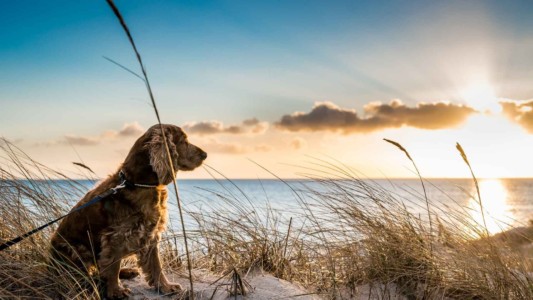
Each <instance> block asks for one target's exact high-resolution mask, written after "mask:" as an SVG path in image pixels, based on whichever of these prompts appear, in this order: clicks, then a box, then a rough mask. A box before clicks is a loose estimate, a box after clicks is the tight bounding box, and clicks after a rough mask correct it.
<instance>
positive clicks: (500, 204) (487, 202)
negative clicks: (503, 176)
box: [468, 179, 514, 234]
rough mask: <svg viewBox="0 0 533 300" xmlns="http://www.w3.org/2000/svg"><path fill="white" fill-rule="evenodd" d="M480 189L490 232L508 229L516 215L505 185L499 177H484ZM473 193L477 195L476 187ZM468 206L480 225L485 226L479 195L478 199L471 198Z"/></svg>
mask: <svg viewBox="0 0 533 300" xmlns="http://www.w3.org/2000/svg"><path fill="white" fill-rule="evenodd" d="M479 189H480V191H481V201H482V204H483V210H484V211H485V220H486V222H487V229H488V231H489V233H491V234H494V233H498V232H501V231H504V230H506V229H508V228H509V227H510V225H509V223H512V221H511V220H512V219H514V216H513V213H512V211H511V207H510V205H509V204H508V202H507V201H508V192H507V189H506V187H505V185H504V184H503V183H502V181H501V180H499V179H483V180H481V181H479ZM472 195H477V192H476V188H475V187H474V188H473V190H472ZM468 208H470V215H471V216H472V218H473V219H474V220H475V221H476V222H477V223H478V224H479V225H480V226H483V216H482V214H481V210H480V207H479V203H478V202H477V196H476V199H472V198H471V199H470V200H469V202H468Z"/></svg>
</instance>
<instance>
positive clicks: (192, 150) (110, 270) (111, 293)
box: [51, 125, 207, 298]
mask: <svg viewBox="0 0 533 300" xmlns="http://www.w3.org/2000/svg"><path fill="white" fill-rule="evenodd" d="M163 130H164V131H165V136H166V138H167V143H168V146H169V150H170V153H171V156H172V163H173V165H174V169H175V170H176V171H178V170H184V171H189V170H193V169H195V168H196V167H198V166H200V165H201V164H202V162H203V160H204V159H205V158H206V157H207V154H206V153H205V152H204V151H203V150H202V149H200V148H198V147H197V146H195V145H192V144H190V143H189V142H188V141H187V136H186V134H185V133H184V132H183V131H182V130H181V129H180V128H179V127H177V126H174V125H163ZM119 170H122V171H123V172H124V174H125V176H126V178H127V179H128V180H129V181H131V182H133V183H139V184H147V185H155V186H157V187H156V188H140V187H128V188H125V189H122V190H120V191H119V192H118V193H117V194H114V195H111V196H109V197H107V198H105V199H103V200H102V201H100V202H98V203H96V204H94V205H92V206H89V207H87V208H84V209H82V210H81V211H79V212H75V213H73V214H71V215H69V216H68V217H66V218H65V219H63V221H62V222H61V223H60V225H59V227H58V229H57V231H56V232H55V233H54V235H53V237H52V241H51V243H52V251H51V254H52V257H53V260H55V261H56V262H57V261H59V262H63V263H68V264H69V265H72V266H75V267H77V268H78V269H80V270H83V271H84V272H89V273H90V272H91V270H92V269H94V268H95V267H97V269H98V273H99V276H100V279H101V280H102V281H103V283H104V284H105V286H106V297H108V298H124V297H127V296H128V294H129V290H128V289H126V288H123V287H122V286H121V285H120V281H119V275H120V277H121V278H125V277H130V278H131V277H135V276H136V275H137V274H138V272H137V273H136V272H135V270H131V269H127V270H126V269H123V270H120V262H121V260H122V259H124V258H125V257H128V256H131V255H136V256H137V258H138V259H137V261H138V264H139V266H140V267H141V268H142V270H143V273H144V274H145V275H146V281H147V282H148V283H149V284H150V285H151V286H154V287H155V288H156V289H158V290H159V291H162V292H164V293H171V292H178V291H180V290H182V288H181V286H180V285H179V284H174V283H171V282H169V281H168V280H167V278H166V277H165V275H164V274H163V271H162V268H161V262H160V259H159V249H158V247H159V246H158V245H159V240H160V238H161V233H162V232H163V231H164V230H165V226H166V221H167V189H166V185H167V184H169V183H170V182H172V180H173V179H174V177H175V175H176V174H172V171H171V168H170V165H169V162H168V155H167V151H166V149H165V145H164V142H163V135H162V132H161V128H160V127H159V125H154V126H152V127H151V128H150V129H148V131H147V132H146V133H145V134H144V135H143V136H141V137H140V138H139V139H138V140H137V141H136V142H135V144H134V145H133V147H132V148H131V150H130V152H129V154H128V156H127V157H126V159H125V161H124V163H123V164H122V166H121V167H120V169H119ZM118 172H119V171H117V172H116V173H115V174H112V175H111V176H109V177H108V178H107V179H105V180H104V181H103V182H102V183H100V184H99V185H98V186H97V187H95V188H94V189H93V190H91V191H89V192H88V193H87V194H86V195H85V196H84V197H83V198H82V199H81V200H80V202H78V204H77V205H76V207H78V206H80V205H82V204H84V203H86V202H88V201H90V200H91V199H92V198H94V197H95V196H96V195H99V194H101V193H103V192H105V191H107V190H109V189H110V188H113V187H115V186H116V185H117V184H119V183H120V182H119V181H120V179H119V176H118Z"/></svg>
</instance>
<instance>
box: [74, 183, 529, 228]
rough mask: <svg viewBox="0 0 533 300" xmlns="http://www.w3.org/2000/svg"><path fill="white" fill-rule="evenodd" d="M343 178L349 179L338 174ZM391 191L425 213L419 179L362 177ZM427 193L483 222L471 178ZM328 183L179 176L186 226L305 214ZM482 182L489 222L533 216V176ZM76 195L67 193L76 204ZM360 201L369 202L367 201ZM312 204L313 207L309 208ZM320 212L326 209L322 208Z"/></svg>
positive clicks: (437, 207) (438, 208)
mask: <svg viewBox="0 0 533 300" xmlns="http://www.w3.org/2000/svg"><path fill="white" fill-rule="evenodd" d="M337 182H340V183H347V182H345V181H342V180H338V181H337ZM363 182H364V184H365V185H368V186H372V187H373V188H375V189H376V190H379V191H380V193H384V194H387V197H394V198H395V199H399V200H400V201H401V202H403V203H404V204H405V206H406V207H407V209H408V210H409V211H410V212H412V213H413V214H415V215H420V217H421V218H424V217H427V212H426V206H425V205H426V204H425V196H424V191H423V188H422V185H421V183H420V181H419V180H418V179H390V180H385V179H377V180H370V179H367V180H363ZM80 183H81V186H82V187H83V188H82V191H81V192H82V193H83V189H86V190H89V189H91V188H92V187H93V186H94V184H95V182H94V181H88V180H87V181H80ZM424 185H425V188H426V194H427V198H428V199H429V200H430V205H431V208H432V210H433V211H435V212H436V213H438V215H439V217H440V218H446V215H447V214H448V213H449V212H450V211H451V210H460V211H463V212H464V213H465V214H468V215H469V216H470V217H471V218H472V219H473V220H475V221H476V222H478V223H479V224H481V222H482V215H481V213H480V206H479V203H478V201H477V191H476V188H475V185H474V182H473V180H472V179H427V180H426V181H424ZM330 187H331V183H330V184H323V183H321V182H319V181H313V180H286V181H281V180H231V181H228V180H179V179H178V190H179V196H180V199H181V201H182V203H183V207H184V209H185V211H186V214H185V217H184V220H185V223H186V225H187V226H188V228H191V227H194V226H197V223H196V222H195V221H194V218H193V216H192V215H194V214H195V213H196V214H198V213H205V214H209V213H210V212H218V213H223V212H226V213H228V214H230V213H231V212H235V213H237V212H236V211H239V212H240V213H243V212H250V211H252V210H255V211H258V212H263V213H264V214H261V213H259V215H263V216H265V219H266V211H270V212H275V213H278V214H280V215H283V217H284V218H285V219H288V218H290V217H294V219H295V220H297V219H299V218H300V219H301V218H303V215H305V214H306V213H305V211H306V209H309V207H312V205H311V206H309V205H308V206H306V205H303V203H314V202H316V197H317V195H319V194H328V193H330V192H331V191H330ZM479 187H480V193H481V199H482V205H483V208H484V211H485V217H486V222H487V227H488V229H489V231H490V232H491V233H497V232H500V231H503V230H506V229H509V228H510V227H511V226H515V227H516V226H526V225H528V223H529V222H530V220H533V179H480V180H479ZM169 190H170V192H169V200H168V203H169V215H170V220H171V221H170V224H171V226H172V227H174V229H176V230H178V229H179V228H178V225H179V224H180V222H179V213H178V210H177V205H176V203H177V202H176V199H175V196H174V192H173V188H172V186H169ZM77 200H78V199H76V197H72V198H71V199H67V201H66V203H70V204H73V203H75V202H76V201H77ZM361 205H365V204H364V203H363V204H361ZM311 209H312V208H311ZM316 213H318V214H326V213H327V212H325V211H323V210H320V211H317V212H316Z"/></svg>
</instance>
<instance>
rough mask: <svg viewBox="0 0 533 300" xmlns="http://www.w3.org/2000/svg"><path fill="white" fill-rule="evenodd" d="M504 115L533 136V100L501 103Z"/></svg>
mask: <svg viewBox="0 0 533 300" xmlns="http://www.w3.org/2000/svg"><path fill="white" fill-rule="evenodd" d="M500 105H501V106H502V112H503V114H504V115H505V116H506V117H507V118H508V119H510V120H511V121H513V122H516V123H517V124H519V125H520V126H522V127H523V128H524V129H525V130H526V131H527V132H528V133H531V134H533V100H529V101H501V102H500Z"/></svg>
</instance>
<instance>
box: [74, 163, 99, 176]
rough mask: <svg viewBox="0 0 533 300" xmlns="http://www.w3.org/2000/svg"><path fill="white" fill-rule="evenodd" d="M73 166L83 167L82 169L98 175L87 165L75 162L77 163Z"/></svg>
mask: <svg viewBox="0 0 533 300" xmlns="http://www.w3.org/2000/svg"><path fill="white" fill-rule="evenodd" d="M72 164H74V165H76V166H78V167H82V168H84V169H86V170H88V171H89V172H91V173H93V174H95V175H96V173H94V171H93V170H92V169H91V168H89V167H88V166H87V165H86V164H84V163H80V162H75V161H73V162H72Z"/></svg>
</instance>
